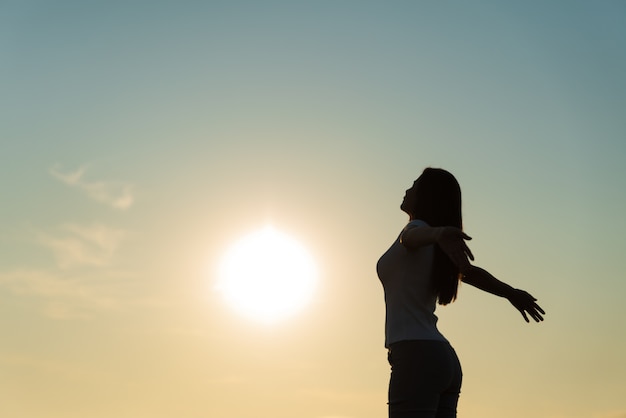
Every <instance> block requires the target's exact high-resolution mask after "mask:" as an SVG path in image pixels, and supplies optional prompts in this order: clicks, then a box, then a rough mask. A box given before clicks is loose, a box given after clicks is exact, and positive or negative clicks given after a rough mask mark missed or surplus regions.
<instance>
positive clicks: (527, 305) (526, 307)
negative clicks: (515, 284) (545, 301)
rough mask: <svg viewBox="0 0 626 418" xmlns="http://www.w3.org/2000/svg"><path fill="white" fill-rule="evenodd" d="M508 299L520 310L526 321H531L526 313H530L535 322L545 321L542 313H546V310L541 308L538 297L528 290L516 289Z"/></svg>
mask: <svg viewBox="0 0 626 418" xmlns="http://www.w3.org/2000/svg"><path fill="white" fill-rule="evenodd" d="M507 299H508V300H509V302H511V304H512V305H513V306H515V308H516V309H517V310H518V311H520V313H521V314H522V316H523V317H524V319H525V320H526V322H530V321H529V319H528V316H527V315H526V313H528V315H530V317H531V318H532V319H534V320H535V322H540V321H543V316H542V315H545V314H546V313H545V311H544V310H543V309H541V306H539V305H537V302H536V301H537V299H536V298H534V297H533V296H532V295H530V294H529V293H528V292H525V291H523V290H520V289H514V290H513V292H512V293H511V294H510V295H509V296H508V297H507Z"/></svg>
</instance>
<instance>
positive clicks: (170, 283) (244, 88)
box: [0, 1, 626, 418]
mask: <svg viewBox="0 0 626 418" xmlns="http://www.w3.org/2000/svg"><path fill="white" fill-rule="evenodd" d="M0 56H1V57H2V58H1V59H0V77H1V78H0V80H2V81H1V84H0V86H1V87H0V126H1V127H2V128H1V130H0V161H1V163H2V164H1V167H2V172H3V175H2V176H0V190H1V191H2V196H3V203H2V205H0V254H2V255H1V256H0V313H1V315H0V332H1V333H2V335H3V338H2V343H0V392H2V393H5V394H7V396H6V399H3V401H2V403H0V415H2V416H11V417H35V418H36V417H46V418H56V417H59V418H61V417H63V418H72V417H81V418H82V417H85V416H89V417H133V418H136V417H151V418H153V417H156V418H159V417H171V416H185V417H190V418H193V417H206V416H214V417H219V416H223V417H233V418H238V417H241V418H247V417H253V416H254V417H267V418H270V417H271V418H292V417H294V416H298V417H301V418H331V417H332V418H378V417H381V416H384V414H385V411H386V405H385V402H386V399H385V397H386V385H387V379H388V367H387V364H386V353H385V350H384V348H383V321H384V306H383V299H382V298H383V295H382V288H381V286H380V284H379V283H378V279H377V278H376V275H375V270H374V266H375V263H376V261H377V259H378V257H379V256H380V255H381V254H382V253H383V252H384V251H385V250H386V248H387V247H388V245H389V244H390V243H391V241H393V239H394V238H395V236H396V235H397V233H398V232H399V230H400V229H401V228H402V226H403V225H404V222H405V220H406V219H405V217H404V216H403V214H402V213H401V212H400V211H399V209H398V207H399V203H400V201H401V200H402V196H403V195H404V190H405V189H406V188H407V187H409V186H410V185H411V184H412V182H413V180H414V179H415V178H416V177H417V176H418V175H419V173H420V172H421V170H422V169H423V168H424V167H426V166H438V167H443V168H446V169H448V170H450V171H451V172H453V173H454V174H455V175H456V177H457V178H458V179H459V182H460V183H461V187H462V190H463V193H464V216H465V218H464V223H465V229H466V230H467V232H468V233H469V234H470V235H471V236H472V237H473V238H474V239H473V241H472V242H471V247H472V249H473V251H474V254H475V255H476V264H478V265H480V266H482V267H485V268H487V269H488V270H490V271H491V272H492V273H494V274H495V275H496V276H498V277H500V278H501V279H503V280H505V281H507V282H509V283H510V284H512V285H514V286H516V287H521V288H524V289H526V290H529V291H530V292H531V293H533V294H535V295H536V296H537V297H538V298H539V300H540V303H541V304H542V306H543V307H544V308H545V309H546V310H547V311H548V317H547V321H546V322H545V323H542V324H540V325H535V324H530V325H527V324H525V323H524V322H523V320H522V319H521V317H519V315H518V314H517V313H516V312H515V311H514V310H513V309H512V308H511V307H509V306H508V304H507V302H506V301H503V300H498V299H497V298H495V297H491V296H488V295H485V294H481V293H480V292H479V291H477V290H475V289H472V288H471V287H469V286H462V288H461V294H460V298H459V300H458V301H457V302H456V303H454V304H453V305H450V306H449V307H445V308H443V309H440V310H439V311H438V314H439V316H440V319H441V320H440V325H441V329H442V330H443V332H444V333H445V334H446V336H447V337H448V338H449V339H450V341H451V342H452V343H453V345H454V346H455V347H456V349H457V351H458V353H459V356H460V358H461V361H462V364H463V367H464V372H465V381H464V388H463V394H462V397H461V401H460V406H459V412H460V416H463V417H477V418H478V417H480V418H495V417H502V416H507V417H511V418H521V417H528V416H533V417H537V418H557V417H559V418H561V417H567V418H588V417H593V418H623V417H624V416H626V403H625V402H624V400H623V394H624V393H626V384H625V383H624V380H623V376H624V375H625V374H626V360H624V356H623V353H624V352H626V335H624V325H625V324H624V319H625V318H626V307H625V304H624V303H623V301H624V296H623V295H624V292H625V291H626V284H624V280H623V278H624V276H623V267H622V259H623V256H622V252H623V250H624V248H625V247H626V245H625V244H626V242H625V240H626V239H625V238H624V237H625V236H626V222H624V220H623V213H624V212H625V211H626V193H625V192H624V179H626V164H625V162H626V161H625V159H626V141H625V133H626V117H625V112H626V78H625V77H624V74H626V5H624V4H623V3H621V2H609V1H606V2H604V1H601V2H583V1H548V2H541V3H539V2H535V3H528V2H523V3H522V2H495V1H474V2H471V4H469V3H467V2H448V3H445V4H444V3H436V4H435V3H427V2H410V1H393V2H385V3H383V2H370V1H364V2H363V1H343V2H330V1H319V2H286V1H267V2H252V1H249V2H239V1H231V2H222V1H219V2H218V1H211V2H184V1H183V2H141V1H137V2H100V3H94V2H79V1H58V2H42V1H7V2H4V3H2V5H0ZM268 222H271V223H272V224H273V225H274V226H275V227H277V228H279V229H281V230H283V231H285V232H288V233H290V234H292V235H293V236H294V237H297V238H298V239H299V240H300V241H301V242H302V243H303V245H306V246H307V247H308V248H309V249H310V251H311V252H312V254H313V256H314V257H315V258H316V260H317V262H318V264H319V268H320V271H321V276H320V283H319V289H318V293H317V294H316V295H315V297H314V302H313V303H312V304H311V305H310V306H308V307H307V308H306V309H305V310H304V311H303V312H302V313H301V314H299V315H297V316H294V317H292V318H289V319H288V320H286V321H285V322H284V323H281V324H278V325H275V326H273V327H259V326H258V325H256V324H253V323H251V322H249V321H246V320H245V319H241V318H240V317H239V316H237V315H236V314H234V313H233V312H232V309H230V307H228V306H225V304H224V303H223V301H222V300H221V299H220V298H219V297H218V295H217V294H216V293H215V292H214V291H213V290H212V289H213V288H212V284H213V283H214V282H215V277H214V276H215V266H216V265H217V264H218V263H219V260H220V257H222V255H223V253H224V251H225V250H226V248H227V247H228V245H229V243H231V242H232V241H233V240H236V239H237V238H238V237H240V236H242V235H244V234H246V233H248V232H250V231H253V230H255V229H258V228H259V227H261V226H263V225H265V224H266V223H268ZM3 398H5V397H4V396H3Z"/></svg>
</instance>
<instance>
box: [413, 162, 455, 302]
mask: <svg viewBox="0 0 626 418" xmlns="http://www.w3.org/2000/svg"><path fill="white" fill-rule="evenodd" d="M415 187H416V190H415V197H416V199H415V204H414V207H413V208H412V211H411V213H410V215H411V217H412V218H413V219H421V220H423V221H424V222H426V223H428V225H430V226H432V227H437V226H453V227H456V228H459V229H463V219H462V216H461V187H460V186H459V183H458V182H457V181H456V179H455V178H454V176H453V175H452V174H450V173H449V172H448V171H446V170H442V169H440V168H430V167H429V168H426V169H425V170H424V172H423V173H422V175H421V176H420V177H419V178H418V179H417V182H416V184H415ZM433 279H434V286H435V290H436V292H437V300H438V302H439V304H441V305H447V304H448V303H450V302H452V301H454V300H455V299H456V295H457V289H458V286H459V280H460V279H461V273H460V272H459V269H458V267H457V266H456V265H455V264H454V263H453V262H452V261H451V260H450V258H449V257H448V256H447V255H446V254H445V253H444V252H443V251H442V250H441V248H439V246H438V245H436V246H435V257H434V260H433Z"/></svg>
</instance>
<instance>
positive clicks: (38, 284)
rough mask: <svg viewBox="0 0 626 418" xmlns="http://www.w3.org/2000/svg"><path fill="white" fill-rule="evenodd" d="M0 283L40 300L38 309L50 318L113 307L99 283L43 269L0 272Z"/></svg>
mask: <svg viewBox="0 0 626 418" xmlns="http://www.w3.org/2000/svg"><path fill="white" fill-rule="evenodd" d="M0 284H1V285H3V287H5V288H8V289H9V290H10V291H12V292H13V293H14V294H17V295H28V296H31V297H36V298H39V299H41V300H42V301H43V304H42V312H43V314H44V315H46V316H47V317H49V318H53V319H87V318H89V317H91V315H92V314H93V312H94V311H100V310H103V309H104V310H115V309H117V308H118V307H119V306H118V301H117V298H115V297H113V296H112V295H111V294H109V295H108V296H105V294H107V293H111V292H110V290H111V289H109V292H106V291H105V289H103V288H102V287H103V286H100V287H101V288H100V289H97V286H96V285H95V283H93V282H92V283H87V282H86V281H85V280H81V279H78V278H75V277H70V276H66V275H60V274H55V273H52V272H49V271H45V270H35V269H18V270H14V271H9V272H0Z"/></svg>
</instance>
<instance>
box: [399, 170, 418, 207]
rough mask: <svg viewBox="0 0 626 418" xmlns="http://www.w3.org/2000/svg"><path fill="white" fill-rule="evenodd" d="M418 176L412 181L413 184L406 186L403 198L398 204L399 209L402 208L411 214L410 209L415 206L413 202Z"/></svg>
mask: <svg viewBox="0 0 626 418" xmlns="http://www.w3.org/2000/svg"><path fill="white" fill-rule="evenodd" d="M418 181H419V178H418V179H417V180H415V182H413V185H412V186H411V187H410V188H408V189H407V190H406V192H405V194H404V199H403V200H402V204H401V205H400V209H402V210H403V211H404V212H406V213H407V214H409V215H410V214H411V210H412V209H413V208H414V207H415V203H416V202H417V182H418Z"/></svg>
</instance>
